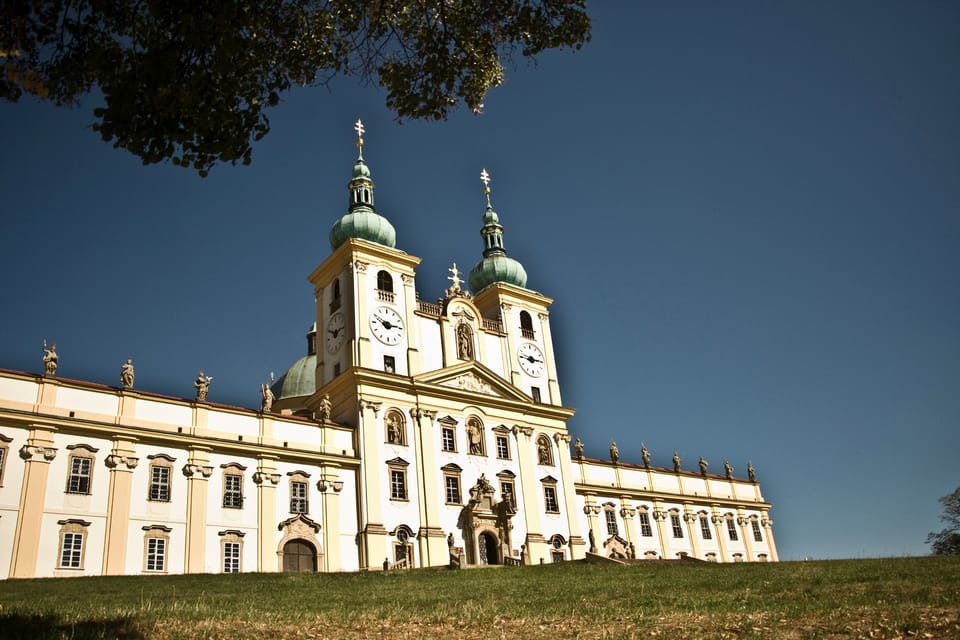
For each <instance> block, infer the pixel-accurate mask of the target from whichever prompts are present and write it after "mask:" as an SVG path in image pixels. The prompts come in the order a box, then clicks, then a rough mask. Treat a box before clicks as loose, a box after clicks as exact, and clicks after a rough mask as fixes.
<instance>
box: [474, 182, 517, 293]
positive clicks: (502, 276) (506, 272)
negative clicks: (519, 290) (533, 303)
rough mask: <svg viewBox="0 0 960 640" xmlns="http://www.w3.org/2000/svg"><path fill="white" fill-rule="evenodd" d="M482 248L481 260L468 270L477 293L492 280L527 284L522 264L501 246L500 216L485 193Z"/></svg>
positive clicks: (492, 281)
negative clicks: (485, 206) (485, 205)
mask: <svg viewBox="0 0 960 640" xmlns="http://www.w3.org/2000/svg"><path fill="white" fill-rule="evenodd" d="M480 235H482V236H483V242H484V249H483V260H481V261H480V262H478V263H477V265H476V266H475V267H474V268H473V269H471V270H470V288H471V289H473V291H474V292H475V293H479V292H481V291H483V290H484V289H486V288H487V287H489V286H490V285H491V284H493V283H494V282H506V283H507V284H512V285H514V286H517V287H526V286H527V271H526V269H524V268H523V265H522V264H520V263H519V262H517V261H516V260H514V259H513V258H511V257H509V256H508V255H507V252H506V251H505V250H504V248H503V227H502V226H501V225H500V217H499V216H498V215H497V212H496V211H494V210H493V207H491V206H490V201H489V193H488V194H487V210H486V211H485V212H484V214H483V229H481V230H480Z"/></svg>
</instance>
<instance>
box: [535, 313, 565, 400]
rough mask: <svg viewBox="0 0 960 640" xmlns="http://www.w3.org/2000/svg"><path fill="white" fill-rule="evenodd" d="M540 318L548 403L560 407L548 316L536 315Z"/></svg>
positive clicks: (543, 314) (558, 384) (555, 362)
mask: <svg viewBox="0 0 960 640" xmlns="http://www.w3.org/2000/svg"><path fill="white" fill-rule="evenodd" d="M537 315H538V316H539V318H540V335H541V337H542V338H543V351H544V359H545V360H546V361H547V386H548V388H549V392H550V403H551V404H555V405H558V406H562V405H563V402H562V401H561V400H560V383H559V382H558V378H557V360H556V358H554V355H553V336H551V335H550V315H549V314H546V313H539V314H537Z"/></svg>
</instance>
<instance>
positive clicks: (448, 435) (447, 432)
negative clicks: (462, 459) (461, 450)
mask: <svg viewBox="0 0 960 640" xmlns="http://www.w3.org/2000/svg"><path fill="white" fill-rule="evenodd" d="M440 437H441V439H442V441H443V442H442V446H443V450H444V451H456V450H457V443H456V440H455V439H454V433H453V427H444V428H443V431H442V432H441V433H440Z"/></svg>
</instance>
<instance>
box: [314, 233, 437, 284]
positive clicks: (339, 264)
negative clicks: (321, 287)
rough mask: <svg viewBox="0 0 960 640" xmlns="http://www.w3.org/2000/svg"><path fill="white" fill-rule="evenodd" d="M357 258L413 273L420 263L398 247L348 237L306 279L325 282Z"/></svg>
mask: <svg viewBox="0 0 960 640" xmlns="http://www.w3.org/2000/svg"><path fill="white" fill-rule="evenodd" d="M357 259H360V260H362V261H364V262H368V263H378V264H381V263H387V264H390V265H392V266H395V267H400V268H401V269H400V270H401V272H403V271H404V270H406V271H407V272H408V273H410V274H413V270H414V268H416V266H417V265H418V264H420V258H418V257H417V256H414V255H411V254H409V253H406V252H404V251H400V250H399V249H391V248H390V247H385V246H383V245H380V244H376V243H375V242H368V241H366V240H360V239H357V238H348V239H347V240H345V241H344V243H343V244H341V245H340V246H339V247H337V249H336V251H334V252H333V253H331V254H330V255H329V256H327V258H326V260H324V261H323V262H322V263H321V264H320V266H319V267H317V268H316V269H314V270H313V272H312V273H311V274H310V275H309V276H307V280H309V281H310V282H311V283H312V284H314V285H317V284H319V283H321V282H326V281H328V280H330V279H332V278H331V276H333V275H336V274H337V273H340V271H342V270H343V268H344V266H345V265H346V264H347V263H352V262H354V261H355V260H357Z"/></svg>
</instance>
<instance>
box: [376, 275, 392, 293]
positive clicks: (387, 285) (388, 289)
mask: <svg viewBox="0 0 960 640" xmlns="http://www.w3.org/2000/svg"><path fill="white" fill-rule="evenodd" d="M377 291H383V292H384V293H394V291H393V274H391V273H390V272H389V271H387V270H386V269H380V270H379V271H377Z"/></svg>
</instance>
